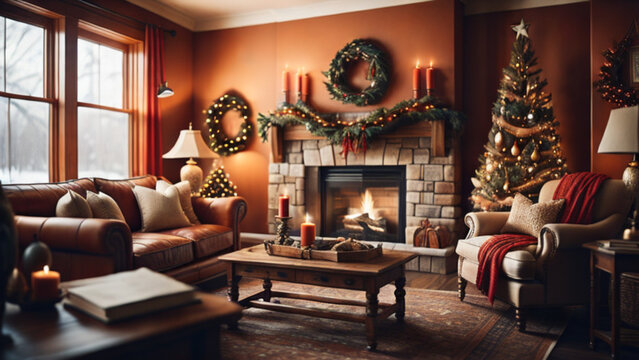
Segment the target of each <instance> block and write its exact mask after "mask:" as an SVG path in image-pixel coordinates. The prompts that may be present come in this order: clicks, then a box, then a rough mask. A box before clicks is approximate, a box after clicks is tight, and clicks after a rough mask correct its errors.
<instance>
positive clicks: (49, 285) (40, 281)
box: [31, 265, 60, 301]
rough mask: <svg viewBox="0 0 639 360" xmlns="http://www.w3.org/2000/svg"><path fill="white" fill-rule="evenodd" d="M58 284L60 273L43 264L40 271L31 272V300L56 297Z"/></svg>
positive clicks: (46, 299)
mask: <svg viewBox="0 0 639 360" xmlns="http://www.w3.org/2000/svg"><path fill="white" fill-rule="evenodd" d="M59 286H60V273H59V272H57V271H49V266H48V265H45V266H44V268H43V269H42V270H40V271H34V272H33V273H31V294H32V298H33V301H50V300H55V299H57V297H58V294H59V290H58V287H59Z"/></svg>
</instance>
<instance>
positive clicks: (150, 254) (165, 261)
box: [132, 232, 193, 271]
mask: <svg viewBox="0 0 639 360" xmlns="http://www.w3.org/2000/svg"><path fill="white" fill-rule="evenodd" d="M132 238H133V265H134V267H142V266H145V267H148V268H149V269H152V270H155V271H165V270H168V269H172V268H175V267H178V266H181V265H184V264H188V263H190V262H191V261H193V246H192V245H191V243H192V241H191V240H189V239H185V238H183V237H179V236H173V235H169V234H160V233H141V232H136V233H133V234H132Z"/></svg>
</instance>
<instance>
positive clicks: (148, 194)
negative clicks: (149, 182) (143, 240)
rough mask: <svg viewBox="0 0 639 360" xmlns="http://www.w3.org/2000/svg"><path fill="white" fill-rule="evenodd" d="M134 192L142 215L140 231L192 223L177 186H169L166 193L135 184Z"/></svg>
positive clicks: (172, 227) (170, 227) (177, 226)
mask: <svg viewBox="0 0 639 360" xmlns="http://www.w3.org/2000/svg"><path fill="white" fill-rule="evenodd" d="M133 194H135V198H136V199H137V201H138V207H139V208H140V214H141V216H142V228H141V229H140V231H142V232H150V231H155V230H163V229H174V228H179V227H183V226H189V225H191V223H190V222H189V219H187V218H186V215H184V211H182V207H181V206H180V194H179V193H178V190H177V188H176V187H175V186H170V187H168V188H167V189H166V191H165V192H164V193H162V192H160V191H157V190H153V189H149V188H146V187H144V186H135V187H133Z"/></svg>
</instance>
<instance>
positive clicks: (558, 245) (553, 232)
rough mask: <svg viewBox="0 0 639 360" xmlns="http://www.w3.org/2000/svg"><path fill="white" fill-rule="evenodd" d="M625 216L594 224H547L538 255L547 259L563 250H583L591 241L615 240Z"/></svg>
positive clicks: (612, 216) (542, 233)
mask: <svg viewBox="0 0 639 360" xmlns="http://www.w3.org/2000/svg"><path fill="white" fill-rule="evenodd" d="M624 220H625V219H624V216H623V215H622V214H619V213H616V214H612V215H610V216H608V217H607V218H605V219H603V220H601V221H598V222H596V223H594V224H588V225H580V224H546V225H544V227H543V228H542V229H541V233H540V235H539V243H538V246H537V254H538V257H540V258H547V257H551V256H553V255H554V253H555V252H556V251H558V250H561V249H575V248H581V245H582V244H585V243H587V242H591V241H597V240H605V239H611V238H614V237H615V236H616V235H617V233H618V231H619V230H620V228H621V225H622V224H623V222H624Z"/></svg>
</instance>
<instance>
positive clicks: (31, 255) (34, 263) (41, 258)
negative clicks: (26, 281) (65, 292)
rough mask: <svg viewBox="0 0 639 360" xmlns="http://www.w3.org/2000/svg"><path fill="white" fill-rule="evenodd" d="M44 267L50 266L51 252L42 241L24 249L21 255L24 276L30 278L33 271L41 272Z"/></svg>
mask: <svg viewBox="0 0 639 360" xmlns="http://www.w3.org/2000/svg"><path fill="white" fill-rule="evenodd" d="M45 265H49V266H51V250H50V249H49V246H48V245H47V244H45V243H43V242H42V241H34V242H32V243H31V244H29V246H27V248H26V249H24V254H23V255H22V270H23V271H24V274H25V275H26V276H27V277H28V278H30V277H31V273H32V272H34V271H38V270H42V268H43V267H44V266H45Z"/></svg>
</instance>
